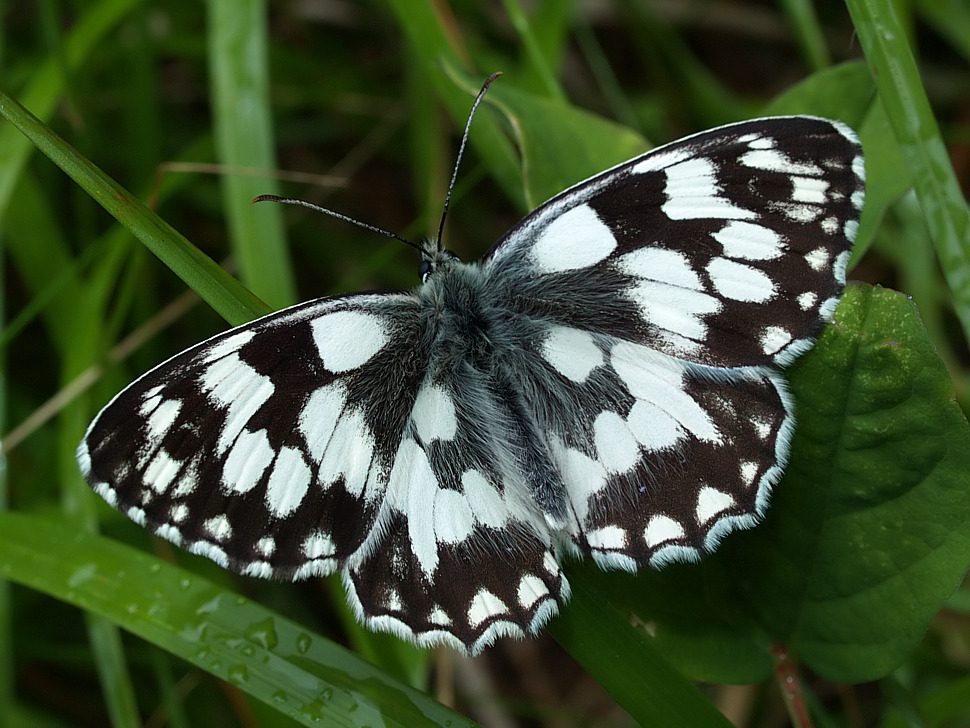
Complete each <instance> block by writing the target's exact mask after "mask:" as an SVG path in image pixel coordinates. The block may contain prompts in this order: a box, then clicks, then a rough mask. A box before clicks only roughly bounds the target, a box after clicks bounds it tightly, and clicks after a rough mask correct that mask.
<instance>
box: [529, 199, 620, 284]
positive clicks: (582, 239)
mask: <svg viewBox="0 0 970 728" xmlns="http://www.w3.org/2000/svg"><path fill="white" fill-rule="evenodd" d="M615 248H616V238H615V237H613V233H612V232H610V229H609V228H608V227H607V226H606V225H605V224H604V223H603V221H602V220H600V219H599V216H598V215H597V214H596V212H595V210H593V208H592V207H590V206H589V205H577V206H576V207H574V208H573V209H572V210H567V211H566V212H564V213H562V214H561V215H559V216H557V217H555V218H553V220H552V221H551V222H550V223H549V224H548V225H547V226H546V227H545V229H544V230H542V232H541V233H540V234H539V238H538V240H536V242H535V244H534V245H533V246H532V250H531V255H532V258H533V260H534V261H535V264H536V265H537V266H538V267H539V269H540V270H541V271H542V272H543V273H562V272H563V271H568V270H578V269H580V268H588V267H590V266H592V265H596V264H597V263H599V262H600V261H602V260H604V259H605V258H606V257H607V256H609V254H610V253H612V252H613V250H614V249H615Z"/></svg>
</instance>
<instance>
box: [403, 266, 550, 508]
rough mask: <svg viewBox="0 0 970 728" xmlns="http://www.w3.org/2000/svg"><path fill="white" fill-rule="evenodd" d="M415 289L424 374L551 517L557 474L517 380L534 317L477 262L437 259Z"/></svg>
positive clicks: (530, 361) (526, 372) (530, 360)
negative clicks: (424, 333)
mask: <svg viewBox="0 0 970 728" xmlns="http://www.w3.org/2000/svg"><path fill="white" fill-rule="evenodd" d="M416 295H417V297H418V299H419V300H420V301H421V302H422V303H423V304H424V314H425V316H426V325H427V326H428V328H429V329H430V331H429V337H428V338H429V339H431V340H433V342H434V343H433V344H432V346H431V347H429V349H428V350H429V351H431V352H433V354H432V356H431V359H430V361H429V363H428V375H427V377H428V379H429V380H430V381H433V382H434V383H435V384H436V385H437V386H440V387H442V388H443V389H444V390H445V391H446V392H448V393H449V396H450V397H452V398H453V399H454V401H455V403H456V408H457V409H458V411H459V413H461V412H463V411H464V412H467V413H468V415H469V419H472V418H474V419H477V420H478V421H479V422H481V423H482V426H481V431H482V433H483V438H484V439H486V440H487V441H486V442H485V443H482V446H483V447H484V448H486V449H491V450H492V452H491V453H490V457H491V459H492V460H493V461H494V462H496V463H497V464H498V465H499V467H501V468H503V469H510V470H514V471H515V472H514V473H513V472H507V473H506V474H505V475H506V476H507V477H510V478H513V479H514V480H516V481H519V482H524V483H527V484H528V488H529V490H530V491H531V494H532V497H533V500H534V501H535V503H536V504H537V505H538V506H539V507H540V508H541V509H542V511H543V512H544V513H545V515H546V517H547V518H549V519H551V520H553V521H559V520H560V519H561V518H562V517H563V515H564V513H565V494H564V489H563V485H562V480H561V477H560V476H559V475H558V473H557V470H556V468H555V467H554V465H553V463H552V461H551V459H550V455H549V452H548V447H547V445H546V443H545V441H544V438H543V437H542V436H541V434H540V428H539V427H538V424H537V422H536V421H535V418H534V417H533V416H532V415H531V414H530V413H531V412H532V411H534V409H535V407H534V404H533V403H530V402H525V401H523V389H522V387H521V384H520V383H521V381H522V380H523V379H525V380H528V379H530V378H531V377H532V376H534V374H533V373H532V372H531V369H532V368H534V362H535V358H534V356H530V355H529V353H528V352H527V351H526V349H525V344H526V342H527V341H528V340H529V339H531V338H534V337H535V328H536V327H537V326H538V324H536V322H530V321H528V320H526V319H524V318H523V317H521V316H520V315H517V314H516V313H515V312H514V311H513V310H512V309H510V308H509V307H508V301H509V300H510V297H509V296H508V295H507V292H504V290H503V289H502V286H501V284H500V283H498V282H496V281H494V280H493V279H492V278H491V277H490V276H489V275H488V273H487V272H486V270H485V269H483V267H482V266H481V265H480V264H479V263H462V262H461V261H459V260H458V259H457V258H450V259H447V260H441V261H439V265H438V266H437V267H436V268H435V269H434V271H433V273H432V274H431V275H430V276H428V278H427V280H426V282H425V283H424V285H423V286H421V287H420V288H419V289H418V290H417V291H416Z"/></svg>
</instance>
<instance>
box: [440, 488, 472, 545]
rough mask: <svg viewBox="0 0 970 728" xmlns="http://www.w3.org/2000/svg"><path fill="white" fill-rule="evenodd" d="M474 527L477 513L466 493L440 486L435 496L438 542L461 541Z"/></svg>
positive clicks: (451, 542) (450, 542) (452, 542)
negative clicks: (469, 502) (473, 509)
mask: <svg viewBox="0 0 970 728" xmlns="http://www.w3.org/2000/svg"><path fill="white" fill-rule="evenodd" d="M474 527H475V514H474V513H473V512H472V509H471V506H470V505H469V504H468V499H467V498H466V497H465V495H464V494H463V493H459V492H458V491H457V490H450V489H447V488H440V489H439V490H438V492H437V493H436V494H435V498H434V535H435V539H436V540H437V541H438V543H449V544H454V543H460V542H462V541H464V540H465V539H466V538H468V537H469V536H470V535H471V533H472V530H473V529H474Z"/></svg>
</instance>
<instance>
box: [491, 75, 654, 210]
mask: <svg viewBox="0 0 970 728" xmlns="http://www.w3.org/2000/svg"><path fill="white" fill-rule="evenodd" d="M486 99H487V101H488V103H490V104H492V105H494V106H496V107H497V108H498V109H500V110H501V111H502V113H503V114H504V115H505V118H506V119H507V120H508V123H509V124H510V126H511V127H512V131H513V134H514V135H515V138H516V141H517V142H518V145H519V151H520V153H521V154H522V182H523V184H524V185H525V193H526V204H527V205H528V206H529V208H530V209H533V208H535V207H538V206H539V205H540V204H542V203H543V202H545V201H546V200H548V199H549V198H550V197H552V196H553V195H555V194H558V193H559V192H562V191H563V190H564V189H566V188H567V187H569V186H571V185H574V184H576V183H577V182H581V181H582V180H584V179H586V178H587V177H591V176H593V175H594V174H597V173H599V172H602V171H603V170H604V169H607V168H609V167H611V166H613V165H615V164H619V163H621V162H625V161H626V160H628V159H630V158H631V157H634V156H636V155H637V154H640V153H642V152H645V151H646V150H647V149H648V148H649V144H648V143H647V141H646V140H645V139H644V138H643V137H641V136H640V135H639V134H637V133H636V132H634V131H633V130H631V129H629V128H627V127H625V126H622V125H620V124H617V123H616V122H613V121H609V120H607V119H604V118H602V117H599V116H596V115H595V114H591V113H590V112H588V111H584V110H582V109H579V108H577V107H575V106H572V105H570V104H568V103H564V102H561V101H557V100H552V99H548V98H544V97H541V96H535V95H534V94H530V93H527V92H524V91H520V90H518V89H517V88H515V87H514V86H513V85H512V84H506V85H504V86H502V85H500V82H499V83H497V84H493V86H492V87H491V88H490V89H489V92H488V96H487V97H486ZM570 152H573V153H570Z"/></svg>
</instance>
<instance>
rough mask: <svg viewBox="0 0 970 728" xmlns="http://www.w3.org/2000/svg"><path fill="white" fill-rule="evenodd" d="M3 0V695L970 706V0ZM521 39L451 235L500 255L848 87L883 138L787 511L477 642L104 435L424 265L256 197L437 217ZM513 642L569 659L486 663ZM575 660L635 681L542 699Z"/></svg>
mask: <svg viewBox="0 0 970 728" xmlns="http://www.w3.org/2000/svg"><path fill="white" fill-rule="evenodd" d="M0 10H2V16H0V17H2V21H3V24H2V26H0V39H2V41H3V44H2V46H0V115H3V116H4V117H5V118H6V119H7V121H5V122H3V123H0V246H2V247H0V272H2V281H3V284H2V285H3V295H2V297H0V326H2V330H0V435H2V436H3V448H4V449H3V450H2V451H0V500H2V506H3V509H2V510H0V577H4V578H5V579H7V581H4V582H0V725H3V726H21V725H23V726H28V725H105V724H110V725H113V726H135V725H143V724H146V723H147V724H150V725H173V726H195V725H205V726H222V725H245V726H249V725H264V726H277V725H278V726H289V725H298V724H303V725H317V724H321V723H323V724H326V725H329V724H334V725H348V726H358V725H359V726H364V725H381V724H384V725H401V726H416V725H452V726H459V725H470V724H473V720H477V721H480V722H483V723H486V724H490V723H493V722H495V723H497V722H499V721H501V722H503V723H505V724H508V725H629V724H632V723H633V722H634V721H635V722H637V723H639V724H641V725H648V726H723V725H729V724H730V723H729V721H728V718H730V719H731V721H732V722H734V723H735V724H736V725H743V726H775V725H783V724H785V722H786V721H788V722H790V723H791V724H794V725H799V726H806V725H809V724H810V722H809V721H810V720H813V721H814V722H815V724H817V725H824V726H869V725H878V726H886V727H887V728H890V727H891V728H895V726H903V725H912V726H923V725H926V726H930V725H932V726H965V725H967V724H970V676H968V675H970V669H968V668H970V592H968V590H967V588H966V587H959V588H958V586H959V584H960V582H961V579H962V577H963V575H964V574H965V573H966V571H967V568H968V566H970V430H968V427H967V422H966V418H965V416H964V411H965V407H966V403H967V402H966V391H967V388H966V383H967V371H968V369H967V366H968V356H967V331H968V330H970V264H968V257H970V256H968V249H970V216H968V212H967V206H966V203H965V200H964V195H963V192H962V190H961V181H962V182H963V184H964V185H966V179H967V168H966V165H967V159H968V156H967V144H968V141H970V134H968V127H967V124H966V106H965V101H964V99H966V98H967V97H968V94H967V90H968V86H970V74H968V73H967V65H968V60H970V7H967V6H966V4H965V3H962V2H960V1H959V0H913V1H912V2H894V3H891V2H887V1H877V0H869V1H868V2H867V1H865V0H849V1H848V2H847V3H846V4H842V3H838V2H830V1H826V2H818V3H810V2H807V0H781V1H780V2H777V3H771V2H762V3H740V2H727V1H726V0H723V1H715V2H703V3H701V2H689V3H688V2H685V3H673V4H667V3H655V2H651V1H648V0H616V1H615V2H604V3H596V4H593V3H581V2H568V1H567V0H538V1H537V2H531V3H525V2H518V1H517V0H504V1H503V2H497V1H495V2H485V3H482V2H472V1H471V0H454V1H453V2H450V3H445V2H431V1H430V0H370V1H368V2H350V1H344V2H340V1H338V0H316V1H315V2H314V1H311V0H304V2H296V1H292V2H291V1H284V0H279V1H274V2H268V1H267V0H208V1H207V2H198V0H174V1H171V2H165V3H162V2H156V1H154V0H86V1H84V2H81V1H80V0H77V1H75V2H70V1H68V0H62V1H60V2H58V1H57V0H38V1H37V2H25V3H19V4H11V5H10V6H9V7H8V6H4V7H3V8H2V9H0ZM494 70H502V71H504V72H505V75H504V76H503V77H502V78H501V79H500V80H499V81H498V82H497V83H496V84H495V85H494V86H493V87H492V90H491V91H490V93H489V96H488V98H487V100H486V103H485V104H484V105H483V108H482V111H481V112H480V114H479V116H478V117H477V118H476V119H475V124H474V127H473V132H472V135H471V139H470V147H471V148H470V151H469V153H468V154H467V155H466V158H465V159H464V160H463V166H462V169H461V172H460V175H459V182H458V185H457V187H456V190H455V197H454V199H453V202H452V207H451V212H450V216H449V223H448V226H447V229H446V231H445V238H446V242H447V244H448V246H449V247H450V248H451V249H452V250H455V251H456V252H457V253H458V254H459V255H460V256H461V257H463V258H464V259H466V260H469V259H472V258H474V257H477V256H478V255H481V254H482V253H483V252H484V251H486V250H487V249H488V248H489V247H490V246H491V244H492V243H493V242H494V241H495V240H496V239H497V238H498V237H499V236H500V235H501V234H502V232H503V231H504V230H505V229H507V228H508V227H509V226H510V225H511V224H513V223H514V222H515V221H516V220H517V219H518V218H519V217H520V216H521V215H522V214H524V213H526V212H527V211H528V210H529V209H531V208H532V207H534V206H535V205H537V204H538V203H540V202H541V201H542V200H544V199H546V198H547V197H549V196H550V195H552V194H554V193H555V192H557V191H559V190H561V189H562V188H564V187H565V186H567V185H569V184H572V183H574V182H576V181H578V180H580V179H583V178H584V177H586V176H588V175H590V174H592V173H594V172H597V171H599V170H601V169H603V168H605V167H607V166H610V165H612V164H615V163H617V162H620V161H622V160H624V159H626V158H628V157H630V156H632V155H634V154H636V153H638V152H640V151H643V150H645V149H647V148H649V147H650V146H652V145H653V144H658V143H662V142H664V141H668V140H670V139H673V138H676V137H678V136H682V135H684V134H686V133H689V132H693V131H697V130H700V129H703V128H707V127H711V126H715V125H718V124H722V123H727V122H730V121H735V120H739V119H743V118H750V117H755V116H762V115H770V114H782V113H810V114H817V115H821V116H829V117H834V118H839V119H842V120H843V121H845V122H847V123H849V124H850V125H851V126H853V127H854V128H856V129H857V130H858V131H859V134H860V137H861V138H862V141H863V145H864V148H865V152H866V167H867V175H868V185H867V206H866V209H865V212H864V215H863V220H862V225H861V229H860V239H859V242H858V245H857V251H856V255H855V256H854V258H853V264H852V270H851V271H850V277H854V278H857V279H859V280H861V281H865V282H864V283H856V284H853V285H851V286H850V287H849V289H848V290H847V293H846V296H845V298H844V300H843V303H842V305H841V306H840V307H839V309H838V311H837V313H836V317H835V321H834V322H833V324H832V325H831V326H829V327H828V329H827V330H826V332H825V334H824V335H823V336H822V338H821V340H820V342H819V344H818V345H817V346H816V348H815V349H813V350H812V352H810V353H809V354H808V355H806V356H805V357H803V358H802V359H800V360H799V361H798V362H797V363H796V364H795V365H794V366H793V367H792V368H791V370H790V372H789V379H790V384H791V389H792V392H793V394H794V396H795V398H796V401H797V404H798V412H799V427H798V431H797V433H796V436H795V441H794V443H793V447H792V462H791V465H790V466H789V468H788V471H787V473H786V476H785V478H784V480H783V482H782V483H780V484H779V486H778V487H777V489H776V493H775V496H774V498H773V502H772V507H771V510H770V512H769V515H768V517H767V519H766V521H765V523H763V524H762V525H760V526H759V527H758V528H756V529H753V530H751V531H747V532H744V533H741V534H735V535H733V536H731V537H730V538H728V539H726V540H725V542H724V544H723V545H722V547H721V549H720V550H719V551H718V552H717V553H716V554H715V555H714V556H713V557H711V558H709V559H707V560H705V561H704V562H703V563H701V564H697V565H678V566H675V567H670V568H668V569H665V570H664V571H662V572H650V573H644V574H641V575H638V576H637V577H632V576H629V575H618V574H604V573H602V572H600V571H598V570H596V569H595V568H590V567H589V566H587V565H581V564H575V565H572V566H571V568H570V569H569V576H570V581H571V583H572V584H573V588H574V598H573V600H572V602H571V603H570V606H569V607H568V608H567V609H566V610H565V611H564V614H563V615H562V616H561V617H559V618H557V619H556V620H554V621H553V623H552V624H551V625H550V629H549V632H550V633H551V634H552V635H553V637H554V638H555V639H556V641H557V642H558V643H559V645H561V648H558V647H555V646H553V645H552V644H551V643H550V642H549V641H548V640H546V641H537V642H535V643H527V644H526V645H524V646H521V647H519V648H517V649H516V650H510V649H509V648H507V647H505V646H503V647H499V648H496V649H495V650H494V654H491V653H490V654H489V656H488V657H486V658H477V660H476V661H475V662H474V663H471V665H473V667H472V666H470V665H469V663H467V662H465V661H461V660H457V659H456V658H454V657H452V656H450V655H448V654H447V653H441V654H438V655H434V654H432V653H428V652H424V651H420V650H417V649H414V648H411V647H409V646H407V645H403V644H402V643H400V642H399V641H397V640H396V639H394V638H390V637H387V636H382V635H372V634H370V633H367V632H365V631H363V630H361V629H360V628H359V627H358V626H357V625H356V624H355V623H354V621H353V619H352V618H351V617H350V616H349V614H348V613H347V610H346V607H345V606H344V604H343V596H342V590H341V587H340V585H339V584H338V583H337V582H336V581H333V582H322V581H321V582H317V583H313V584H308V585H298V586H295V585H279V584H269V583H263V582H257V581H254V580H244V579H237V578H234V577H232V576H231V575H229V574H227V573H225V572H223V571H221V570H220V569H218V568H217V567H215V566H214V565H212V564H210V563H208V562H205V561H204V560H201V559H197V558H193V557H190V556H188V555H186V554H184V553H181V552H178V551H177V550H175V549H172V548H170V547H168V546H166V545H165V544H163V543H160V542H157V541H153V540H152V539H151V537H150V536H149V535H148V534H146V533H145V532H144V531H143V530H141V529H139V528H137V527H135V526H134V525H133V524H131V523H129V522H128V521H127V520H126V519H124V518H123V517H122V516H120V515H119V514H116V513H114V512H113V511H111V510H110V509H108V508H107V507H106V506H105V505H104V504H103V503H101V502H100V499H98V498H97V497H96V496H94V495H93V494H92V493H91V492H90V491H89V489H87V487H86V486H85V485H84V484H83V482H82V481H81V478H80V475H79V473H78V472H77V468H76V465H75V463H74V458H73V453H74V447H75V445H76V443H77V442H78V440H79V439H80V437H81V435H82V434H83V431H84V428H85V426H86V424H87V422H88V421H89V420H90V418H91V417H92V416H93V414H94V413H95V412H96V411H97V409H98V408H99V407H100V406H103V404H104V403H105V402H106V401H107V400H108V399H109V398H110V397H111V396H112V395H113V394H114V393H115V392H117V391H118V390H119V389H121V388H122V387H123V386H124V385H125V384H126V383H127V382H129V381H131V379H132V378H134V376H136V375H137V374H139V373H141V372H143V371H145V370H147V369H148V368H150V367H151V366H153V365H154V364H156V363H158V362H159V361H161V360H163V359H164V358H166V357H167V356H169V355H171V354H173V353H175V352H177V351H179V350H181V349H182V348H184V347H186V346H188V345H190V344H192V343H195V342H197V341H199V340H201V339H203V338H205V337H206V336H209V335H211V334H212V333H214V332H216V331H218V330H221V329H222V328H223V327H224V326H225V322H224V321H223V319H224V320H225V321H228V322H229V323H231V324H238V323H241V322H243V321H247V320H249V319H251V318H253V317H255V316H258V315H261V314H262V313H265V312H267V311H269V310H271V309H275V308H279V307H282V306H285V305H287V304H290V303H293V302H295V301H297V300H301V299H305V298H312V297H316V296H322V295H329V294H334V293H339V292H343V291H352V290H360V289H364V288H407V287H411V286H413V285H415V283H416V276H415V272H414V268H415V263H414V259H413V252H412V251H410V250H409V249H407V248H406V247H405V246H402V245H398V244H396V243H388V242H387V241H385V240H384V239H382V238H379V237H376V236H374V235H373V234H371V233H368V232H367V231H364V230H360V229H357V228H354V227H350V226H346V225H343V224H340V223H337V222H336V221H332V220H330V219H328V218H321V217H319V216H309V215H308V214H307V213H306V211H304V210H302V209H290V208H283V207H281V206H274V205H268V204H264V205H258V206H254V205H251V204H250V202H249V201H250V200H251V199H252V198H253V197H254V196H255V195H257V194H263V193H280V192H282V193H285V194H289V195H293V196H298V197H301V198H303V199H307V200H310V201H313V202H319V203H321V204H325V205H327V206H329V207H332V208H334V209H337V210H339V211H340V212H342V213H345V214H349V215H353V216H355V217H357V218H360V219H362V220H365V221H367V222H369V223H372V224H375V225H379V226H381V227H383V228H386V229H389V230H393V231H395V232H398V233H400V234H402V235H405V236H409V237H411V238H417V237H420V236H422V235H427V234H433V233H434V231H435V230H436V228H437V221H438V216H439V214H440V209H441V204H442V200H443V199H444V193H445V190H446V187H447V182H448V179H449V176H450V173H451V165H452V163H453V159H454V154H455V149H456V146H457V145H456V133H457V132H458V130H460V129H461V128H462V127H463V125H464V122H465V119H466V116H467V113H468V109H469V107H470V104H471V99H472V98H473V95H474V93H475V91H476V90H477V88H478V86H479V85H480V83H481V81H482V79H483V78H484V77H485V76H486V75H487V74H488V73H490V72H491V71H494ZM38 151H39V152H41V154H38V153H37V152H38ZM214 165H215V166H214ZM104 211H107V212H108V213H109V214H108V215H106V214H104ZM112 217H113V218H114V219H112ZM149 253H153V254H154V256H157V258H156V257H153V256H152V255H149ZM213 261H225V262H226V267H227V268H228V269H229V270H231V271H232V275H230V274H229V273H226V272H225V271H224V270H223V269H222V268H220V266H219V265H218V264H216V263H215V262H213ZM169 270H171V271H172V272H174V273H175V274H176V276H177V277H176V276H172V275H170V274H169V272H168V271H169ZM179 278H180V279H181V280H179ZM189 290H191V291H194V292H195V293H190V292H187V291H189ZM196 294H198V296H200V297H201V298H202V299H204V300H205V302H206V303H207V304H208V305H197V304H198V301H199V299H198V297H197V296H196ZM220 317H221V318H220ZM955 589H956V591H954V590H955ZM510 659H515V660H518V661H519V663H520V664H526V665H529V669H530V670H531V674H532V675H535V676H536V679H535V680H534V681H533V680H531V679H525V680H523V681H520V683H521V684H519V685H518V686H516V685H513V686H511V687H507V688H506V689H505V690H504V691H502V692H501V693H499V692H498V691H492V690H485V691H483V690H481V689H478V690H476V689H474V688H473V687H471V686H472V685H473V684H474V683H473V682H472V681H471V680H470V679H469V675H470V674H477V675H479V677H480V676H481V674H483V673H484V674H486V675H488V674H491V675H492V679H491V680H490V681H488V683H487V684H490V685H493V684H496V683H497V682H500V680H498V678H497V676H498V675H499V674H500V673H501V670H502V668H503V665H505V666H506V668H507V662H503V660H506V661H508V660H510ZM572 660H575V661H577V662H578V663H579V664H580V665H581V666H582V667H581V668H577V667H576V664H575V663H573V662H572ZM577 673H578V674H579V678H575V675H576V674H577ZM526 674H529V673H528V672H527V673H526ZM565 674H569V675H570V676H572V677H571V678H570V679H571V680H573V679H576V680H577V682H575V683H573V682H570V683H569V685H570V686H573V685H579V686H584V685H586V686H588V685H590V684H592V682H593V681H594V680H595V681H596V682H597V683H598V684H599V685H600V686H602V688H603V689H605V692H604V693H601V695H602V696H603V697H602V698H600V699H599V701H598V702H596V703H595V704H594V705H590V703H588V702H586V703H585V704H584V703H583V701H582V700H581V699H580V697H579V695H580V691H579V690H573V689H571V688H570V689H566V688H563V689H562V690H561V691H560V692H559V693H557V694H556V695H557V698H556V699H555V700H551V701H550V700H549V699H543V698H542V697H538V696H540V695H542V693H541V691H539V690H536V689H534V687H535V686H534V685H532V684H531V682H540V680H539V678H540V677H545V679H546V680H548V675H556V676H558V675H565ZM788 677H791V678H793V680H791V681H789V680H787V679H786V678H788ZM694 681H703V683H702V684H700V686H698V683H696V682H694ZM564 684H565V683H564ZM738 684H744V685H745V687H744V688H737V687H733V686H735V685H738ZM452 685H453V686H454V688H455V689H454V690H452V689H450V688H449V686H452ZM432 695H435V696H437V697H439V698H442V699H443V700H445V701H446V702H448V703H449V704H451V705H453V706H455V707H457V708H458V709H459V711H460V712H456V711H455V710H453V709H452V708H449V707H445V706H444V705H443V704H442V703H441V702H439V701H438V700H436V699H435V698H434V697H432ZM739 701H740V703H739ZM739 704H740V706H741V707H738V706H739ZM617 706H618V707H617ZM785 707H787V709H788V710H787V716H788V717H787V718H786V717H783V716H785V715H786V712H785V710H784V708H785ZM809 715H811V718H809V717H808V716H809Z"/></svg>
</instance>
